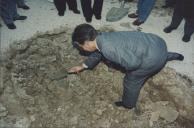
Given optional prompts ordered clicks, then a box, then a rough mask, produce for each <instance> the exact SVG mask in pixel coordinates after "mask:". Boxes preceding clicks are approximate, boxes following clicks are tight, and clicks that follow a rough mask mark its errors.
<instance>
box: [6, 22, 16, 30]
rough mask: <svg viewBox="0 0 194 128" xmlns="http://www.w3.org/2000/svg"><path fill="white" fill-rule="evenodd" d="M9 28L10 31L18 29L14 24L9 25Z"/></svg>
mask: <svg viewBox="0 0 194 128" xmlns="http://www.w3.org/2000/svg"><path fill="white" fill-rule="evenodd" d="M7 27H8V28H9V29H16V26H15V24H14V23H11V24H7Z"/></svg>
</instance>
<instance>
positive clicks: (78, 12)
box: [72, 9, 80, 14]
mask: <svg viewBox="0 0 194 128" xmlns="http://www.w3.org/2000/svg"><path fill="white" fill-rule="evenodd" d="M72 11H73V13H75V14H80V11H79V10H77V9H76V10H72Z"/></svg>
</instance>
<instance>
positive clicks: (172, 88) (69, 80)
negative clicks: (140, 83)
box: [0, 29, 194, 128]
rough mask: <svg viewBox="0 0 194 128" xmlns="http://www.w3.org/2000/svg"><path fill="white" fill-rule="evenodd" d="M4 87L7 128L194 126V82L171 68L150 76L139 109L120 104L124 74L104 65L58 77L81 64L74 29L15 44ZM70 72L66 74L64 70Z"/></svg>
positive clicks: (0, 108)
mask: <svg viewBox="0 0 194 128" xmlns="http://www.w3.org/2000/svg"><path fill="white" fill-rule="evenodd" d="M5 55H6V57H5V58H6V59H4V61H3V63H2V65H1V70H2V72H3V78H2V80H3V84H1V86H0V101H1V102H0V127H1V128H143V127H153V128H181V127H184V126H187V127H188V128H189V127H192V126H194V125H193V124H192V123H193V122H194V118H193V115H194V110H193V106H194V100H193V97H194V95H193V91H192V90H191V85H192V83H191V81H190V80H189V79H188V78H186V77H184V76H181V75H179V74H177V73H176V72H175V71H174V70H172V69H170V68H165V69H164V70H162V71H161V72H160V73H159V74H158V75H156V76H154V77H153V78H151V79H149V80H148V82H147V83H146V84H145V86H144V89H143V90H142V91H141V95H140V97H139V102H138V107H137V108H136V109H133V110H126V109H123V108H117V107H115V106H114V105H113V103H114V101H118V100H119V99H121V95H122V79H123V76H124V74H122V73H121V72H119V71H117V70H113V71H112V70H111V71H110V70H109V68H108V67H107V66H106V65H105V64H103V63H100V64H99V65H98V66H97V67H96V68H95V69H94V70H92V71H84V72H82V73H81V74H77V75H76V74H71V75H68V76H67V77H66V78H63V79H58V80H54V79H52V78H51V76H52V74H53V73H54V72H57V71H61V70H64V71H65V70H67V69H68V68H70V67H71V66H74V65H78V64H80V63H81V62H82V61H83V59H84V57H83V56H80V55H79V53H78V51H77V50H76V49H74V48H73V47H72V45H71V30H70V29H68V30H67V31H66V32H63V33H59V34H52V35H49V34H46V35H42V36H38V37H36V38H33V39H30V40H28V41H25V42H21V43H15V44H13V45H12V46H11V48H10V50H9V51H8V52H7V53H6V54H5ZM64 73H65V72H64Z"/></svg>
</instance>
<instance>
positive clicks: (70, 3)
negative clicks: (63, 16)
mask: <svg viewBox="0 0 194 128" xmlns="http://www.w3.org/2000/svg"><path fill="white" fill-rule="evenodd" d="M67 4H68V6H69V10H78V9H77V1H76V0H67Z"/></svg>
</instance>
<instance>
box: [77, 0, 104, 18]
mask: <svg viewBox="0 0 194 128" xmlns="http://www.w3.org/2000/svg"><path fill="white" fill-rule="evenodd" d="M91 4H92V1H91V0H81V5H82V11H83V14H84V17H86V18H91V17H92V16H93V14H94V15H95V16H97V17H98V16H101V13H102V6H103V0H94V5H93V7H92V5H91Z"/></svg>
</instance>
